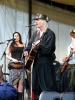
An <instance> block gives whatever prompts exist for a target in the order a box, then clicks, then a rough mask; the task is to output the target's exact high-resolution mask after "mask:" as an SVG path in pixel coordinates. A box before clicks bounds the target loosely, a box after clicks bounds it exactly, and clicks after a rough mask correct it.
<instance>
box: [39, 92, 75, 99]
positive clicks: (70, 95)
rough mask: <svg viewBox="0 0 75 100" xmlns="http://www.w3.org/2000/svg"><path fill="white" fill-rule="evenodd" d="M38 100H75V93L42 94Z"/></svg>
mask: <svg viewBox="0 0 75 100" xmlns="http://www.w3.org/2000/svg"><path fill="white" fill-rule="evenodd" d="M39 100H75V92H64V93H58V92H42V93H41V94H40V97H39Z"/></svg>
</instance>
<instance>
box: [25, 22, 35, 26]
mask: <svg viewBox="0 0 75 100" xmlns="http://www.w3.org/2000/svg"><path fill="white" fill-rule="evenodd" d="M35 25H36V23H34V24H30V25H28V26H25V27H31V26H35Z"/></svg>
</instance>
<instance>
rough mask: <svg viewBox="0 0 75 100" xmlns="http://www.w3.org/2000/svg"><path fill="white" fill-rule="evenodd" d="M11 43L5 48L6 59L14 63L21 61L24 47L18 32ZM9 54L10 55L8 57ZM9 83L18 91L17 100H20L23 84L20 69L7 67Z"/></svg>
mask: <svg viewBox="0 0 75 100" xmlns="http://www.w3.org/2000/svg"><path fill="white" fill-rule="evenodd" d="M13 39H14V40H13V41H12V43H11V44H10V45H9V46H8V47H7V50H6V58H7V59H9V60H10V61H12V62H14V63H18V62H19V61H21V57H22V53H23V49H24V47H25V45H24V44H23V42H22V39H21V35H20V33H19V32H15V33H14V34H13ZM10 54H11V55H10ZM9 83H10V84H11V85H13V86H14V87H15V88H16V89H17V91H18V100H21V99H22V91H23V82H22V68H18V66H17V68H15V67H14V66H9Z"/></svg>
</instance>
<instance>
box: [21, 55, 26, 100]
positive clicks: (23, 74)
mask: <svg viewBox="0 0 75 100" xmlns="http://www.w3.org/2000/svg"><path fill="white" fill-rule="evenodd" d="M21 62H22V63H23V67H22V81H23V95H22V100H25V99H24V97H25V96H24V95H25V94H24V90H25V71H26V68H25V58H24V54H23V53H22V57H21Z"/></svg>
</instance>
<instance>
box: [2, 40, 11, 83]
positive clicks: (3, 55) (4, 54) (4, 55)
mask: <svg viewBox="0 0 75 100" xmlns="http://www.w3.org/2000/svg"><path fill="white" fill-rule="evenodd" d="M6 41H7V40H6ZM6 41H5V42H6ZM5 42H1V43H0V44H4V43H5ZM9 43H10V41H8V43H7V46H6V48H5V50H4V52H3V54H2V57H1V59H0V60H2V58H3V57H4V81H5V82H7V81H6V75H9V74H8V73H6V53H5V51H6V49H7V47H8V45H9Z"/></svg>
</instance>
